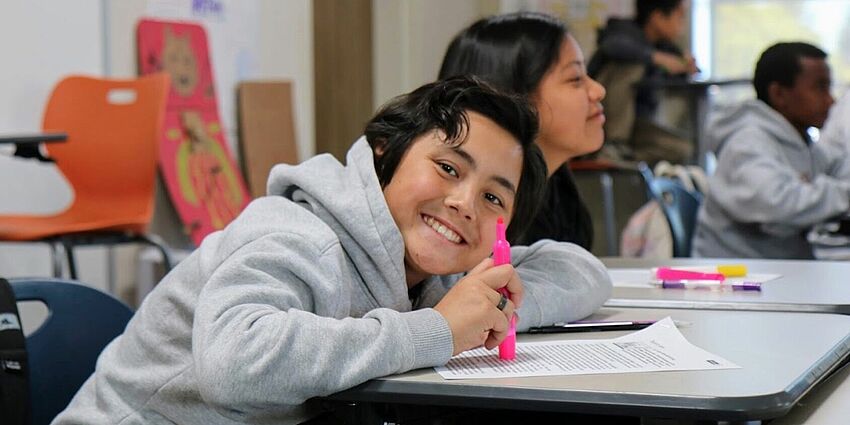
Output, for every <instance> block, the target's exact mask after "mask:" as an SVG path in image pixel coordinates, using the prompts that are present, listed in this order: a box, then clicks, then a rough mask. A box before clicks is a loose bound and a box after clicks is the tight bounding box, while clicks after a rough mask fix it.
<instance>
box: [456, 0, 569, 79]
mask: <svg viewBox="0 0 850 425" xmlns="http://www.w3.org/2000/svg"><path fill="white" fill-rule="evenodd" d="M567 34H568V32H567V27H566V25H565V24H564V23H563V22H561V21H560V20H558V19H557V18H555V17H553V16H549V15H546V14H543V13H533V12H518V13H510V14H506V15H499V16H492V17H489V18H484V19H481V20H479V21H477V22H475V23H474V24H472V25H471V26H470V27H469V28H467V29H465V30H463V31H462V32H461V33H460V34H458V35H457V36H455V38H454V40H452V42H451V44H449V48H448V50H446V55H445V57H443V65H442V66H441V67H440V74H439V78H441V79H442V78H448V77H453V76H456V75H475V76H477V77H479V78H482V79H484V80H486V81H487V82H489V83H491V84H493V85H495V86H496V87H498V88H500V89H502V90H510V91H512V92H514V93H519V94H524V95H528V94H531V93H532V92H534V90H535V89H536V88H537V85H538V84H539V83H540V80H541V79H542V78H543V76H544V75H545V74H546V71H548V70H549V68H551V67H552V66H553V65H554V64H555V63H557V62H558V59H559V56H560V52H561V43H562V42H563V41H564V38H565V37H566V36H567Z"/></svg>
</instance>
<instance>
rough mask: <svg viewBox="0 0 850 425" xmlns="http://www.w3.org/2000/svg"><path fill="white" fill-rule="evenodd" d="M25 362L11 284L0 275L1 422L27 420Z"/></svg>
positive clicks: (15, 423) (14, 423)
mask: <svg viewBox="0 0 850 425" xmlns="http://www.w3.org/2000/svg"><path fill="white" fill-rule="evenodd" d="M29 409H30V389H29V365H28V362H27V348H26V338H25V337H24V331H23V328H22V327H21V316H20V315H19V314H18V305H17V303H16V302H15V293H14V291H12V285H10V284H9V282H8V281H7V280H6V279H3V278H0V412H3V413H2V416H3V423H4V424H10V425H24V424H28V423H29Z"/></svg>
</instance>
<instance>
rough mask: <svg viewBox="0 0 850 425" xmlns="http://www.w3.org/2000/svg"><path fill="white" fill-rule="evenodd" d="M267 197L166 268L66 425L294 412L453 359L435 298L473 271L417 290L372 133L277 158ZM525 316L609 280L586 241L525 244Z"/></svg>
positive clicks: (239, 418) (556, 318)
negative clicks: (337, 153) (342, 147)
mask: <svg viewBox="0 0 850 425" xmlns="http://www.w3.org/2000/svg"><path fill="white" fill-rule="evenodd" d="M269 195H270V196H266V197H263V198H259V199H257V200H255V201H253V202H251V204H250V205H248V207H247V208H246V209H245V211H244V212H243V213H242V214H240V215H239V217H237V218H236V220H234V221H233V222H232V223H231V224H230V225H228V226H227V227H226V228H225V229H224V230H222V231H220V232H216V233H213V234H211V235H210V236H208V237H207V238H206V239H204V241H203V243H202V244H201V246H200V247H199V248H198V249H197V250H196V251H195V252H194V253H192V255H190V256H189V257H188V258H187V259H185V260H183V261H182V262H181V263H180V264H179V265H178V266H177V267H175V268H174V270H172V271H171V273H169V274H168V275H167V276H166V277H165V279H163V280H162V282H160V283H159V285H157V287H156V289H154V291H153V292H152V293H151V294H150V295H148V297H147V298H146V299H145V301H144V302H143V303H142V305H141V307H140V308H139V310H138V311H137V312H136V314H135V316H134V317H133V319H132V320H131V321H130V323H129V324H128V325H127V329H126V330H125V332H124V334H123V335H121V336H119V337H118V338H117V339H116V340H114V341H112V343H110V344H109V346H107V347H106V349H105V350H104V352H103V353H102V354H101V356H100V358H99V359H98V362H97V368H96V370H95V373H94V375H92V377H91V378H89V379H88V381H86V383H85V384H84V385H83V388H82V389H81V390H80V392H79V393H77V395H76V396H75V397H74V400H73V401H72V402H71V404H70V406H69V407H68V408H67V409H66V410H65V411H64V412H63V413H62V414H61V415H60V416H59V417H58V418H57V420H56V421H55V422H54V423H55V424H78V423H85V424H122V425H130V424H173V423H178V424H184V425H188V424H234V425H235V424H259V423H263V424H271V423H274V424H287V423H297V422H300V421H301V420H303V419H305V418H308V417H310V416H312V415H314V414H315V413H316V412H315V411H313V410H312V408H314V407H315V406H313V405H311V403H308V402H307V401H308V400H309V399H310V398H312V397H316V396H323V395H329V394H333V393H335V392H338V391H340V390H343V389H347V388H350V387H352V386H355V385H357V384H360V383H362V382H365V381H367V380H369V379H372V378H376V377H380V376H385V375H391V374H395V373H401V372H406V371H408V370H411V369H416V368H424V367H431V366H437V365H443V364H445V363H446V362H447V361H448V359H449V358H450V357H451V355H452V350H453V343H452V334H451V331H450V330H449V326H448V323H447V322H446V320H445V319H444V318H443V316H442V315H441V314H440V313H438V312H437V311H436V310H434V309H433V308H432V307H433V306H435V305H436V304H437V302H439V301H440V300H441V299H442V297H443V296H444V295H445V294H446V292H447V291H448V290H449V288H451V287H452V285H454V284H455V283H456V282H457V281H458V280H459V279H460V278H461V277H462V276H461V275H451V276H434V277H431V278H429V279H427V280H426V281H424V282H422V283H420V284H419V285H418V286H417V287H416V288H418V289H419V290H418V294H417V295H415V296H414V298H413V299H411V294H410V293H409V292H408V287H407V283H406V280H405V268H404V241H403V240H402V235H401V233H400V232H399V230H398V228H397V227H396V225H395V221H394V220H393V218H392V215H391V214H390V211H389V208H388V207H387V204H386V201H385V199H384V195H383V191H382V188H381V185H380V183H379V182H378V177H377V175H376V174H375V166H374V163H373V152H372V149H371V148H370V147H369V145H368V143H367V142H366V140H365V138H363V139H361V140H360V141H358V142H357V143H355V144H354V146H353V147H352V148H351V150H349V152H348V157H347V165H342V164H340V163H339V161H337V160H336V159H334V158H333V157H332V156H330V155H319V156H316V157H314V158H312V159H310V160H308V161H305V162H304V163H302V164H300V165H297V166H289V165H278V166H276V167H275V168H274V169H273V170H272V173H271V176H270V178H269ZM511 258H512V260H513V264H514V266H515V267H516V269H517V273H518V274H519V276H520V277H521V278H522V280H523V283H524V287H525V298H524V300H523V304H522V308H521V309H520V310H519V311H518V314H519V317H520V320H519V323H518V325H517V328H518V329H519V330H524V329H528V327H529V326H537V325H542V324H551V323H554V322H566V321H570V320H575V319H578V318H581V317H584V316H587V315H588V314H590V313H592V312H593V311H595V310H596V309H597V308H599V307H600V306H601V305H602V303H603V302H604V301H605V299H607V297H608V296H609V294H610V291H611V281H610V278H609V277H608V274H607V273H606V271H605V267H604V266H603V265H602V263H600V262H599V260H597V259H596V258H594V257H593V256H592V255H590V254H589V253H588V252H587V251H585V250H583V249H581V248H579V247H577V246H575V245H572V244H564V243H554V242H551V241H544V242H540V243H537V244H535V245H533V246H530V247H514V248H513V249H512V250H511Z"/></svg>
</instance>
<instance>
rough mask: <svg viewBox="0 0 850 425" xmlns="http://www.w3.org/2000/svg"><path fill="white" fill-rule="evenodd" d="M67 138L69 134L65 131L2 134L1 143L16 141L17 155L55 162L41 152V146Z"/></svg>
mask: <svg viewBox="0 0 850 425" xmlns="http://www.w3.org/2000/svg"><path fill="white" fill-rule="evenodd" d="M67 139H68V135H67V134H65V133H33V134H15V135H0V144H12V143H14V145H15V156H19V157H22V158H34V159H37V160H39V161H42V162H53V160H52V159H50V158H48V157H45V156H44V155H42V154H41V151H39V146H40V145H41V144H42V143H54V142H64V141H65V140H67Z"/></svg>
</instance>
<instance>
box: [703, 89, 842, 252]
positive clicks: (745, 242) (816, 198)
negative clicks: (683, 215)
mask: <svg viewBox="0 0 850 425" xmlns="http://www.w3.org/2000/svg"><path fill="white" fill-rule="evenodd" d="M708 128H709V129H710V130H709V134H708V144H709V148H710V149H712V150H714V151H716V152H718V153H719V154H718V160H717V169H716V171H715V173H714V175H712V176H711V177H710V179H709V188H708V194H707V196H706V197H705V200H704V202H703V205H702V207H701V208H700V211H699V215H698V223H697V229H696V234H695V237H694V241H693V255H694V256H697V257H727V258H732V257H753V258H812V257H813V254H812V247H811V244H809V242H808V241H807V240H806V233H807V231H808V230H809V229H810V228H811V227H812V226H813V225H814V224H817V223H820V222H823V221H826V220H827V219H830V218H833V217H835V216H838V215H841V214H844V213H847V212H848V208H850V161H848V160H847V157H846V156H845V155H844V153H843V151H842V150H841V149H839V148H838V147H836V146H833V145H829V144H825V143H813V142H811V141H809V140H807V139H804V138H803V137H802V136H801V135H800V133H799V132H797V130H796V129H795V128H794V126H792V125H791V123H790V122H788V120H786V119H785V117H783V116H782V115H781V114H779V112H776V110H774V109H773V108H771V107H770V106H768V105H767V104H766V103H764V102H762V101H760V100H750V101H747V102H745V103H743V104H742V105H740V106H738V107H736V108H733V109H732V110H730V111H728V112H727V113H726V114H724V115H722V116H721V117H719V118H718V119H717V120H715V121H713V122H712V123H710V124H709V125H708Z"/></svg>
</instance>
